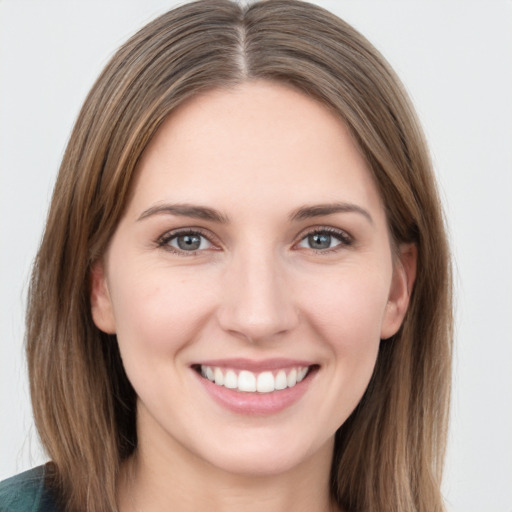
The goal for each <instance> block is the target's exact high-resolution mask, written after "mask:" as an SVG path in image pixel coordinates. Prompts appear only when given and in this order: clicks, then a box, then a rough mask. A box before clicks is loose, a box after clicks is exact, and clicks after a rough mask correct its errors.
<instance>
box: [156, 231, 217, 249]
mask: <svg viewBox="0 0 512 512" xmlns="http://www.w3.org/2000/svg"><path fill="white" fill-rule="evenodd" d="M158 245H159V246H160V247H163V248H165V249H168V250H171V251H172V252H175V253H185V252H188V253H194V252H196V251H203V250H207V249H212V248H213V247H214V245H213V244H212V243H211V242H210V241H209V240H208V238H206V236H204V235H203V234H202V233H199V232H196V231H180V232H177V233H176V232H174V233H172V232H171V233H167V234H165V235H164V236H162V237H161V238H160V240H159V241H158Z"/></svg>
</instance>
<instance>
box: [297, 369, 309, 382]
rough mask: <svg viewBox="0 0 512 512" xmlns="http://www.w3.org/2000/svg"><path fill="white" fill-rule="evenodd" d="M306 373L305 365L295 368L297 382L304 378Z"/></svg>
mask: <svg viewBox="0 0 512 512" xmlns="http://www.w3.org/2000/svg"><path fill="white" fill-rule="evenodd" d="M307 373H308V368H307V366H306V368H299V369H298V370H297V382H301V381H302V380H304V377H305V376H306V374H307Z"/></svg>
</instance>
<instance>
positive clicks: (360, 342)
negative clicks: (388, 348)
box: [303, 266, 390, 352]
mask: <svg viewBox="0 0 512 512" xmlns="http://www.w3.org/2000/svg"><path fill="white" fill-rule="evenodd" d="M389 275H390V272H387V271H386V270H385V269H383V268H381V266H375V267H373V268H372V267H363V268H359V269H356V268H352V269H350V268H348V269H345V271H343V272H339V273H337V274H335V273H331V275H330V276H328V277H327V278H325V279H318V280H316V284H314V283H311V284H310V286H309V287H308V288H309V290H310V293H308V294H304V296H303V300H304V303H305V304H306V305H305V306H304V308H303V310H304V311H306V314H308V315H309V318H310V321H311V323H312V324H314V325H315V326H316V327H317V328H318V330H319V331H320V332H321V333H323V337H324V338H325V340H326V341H328V343H329V344H330V345H331V346H332V348H333V350H338V349H339V350H347V351H354V352H358V351H359V350H362V349H364V347H365V346H366V344H368V343H370V344H375V343H378V342H379V341H380V331H381V325H382V321H383V318H384V312H385V309H386V305H387V301H388V294H389V285H390V278H389Z"/></svg>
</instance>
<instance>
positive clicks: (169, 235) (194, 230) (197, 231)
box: [156, 226, 220, 256]
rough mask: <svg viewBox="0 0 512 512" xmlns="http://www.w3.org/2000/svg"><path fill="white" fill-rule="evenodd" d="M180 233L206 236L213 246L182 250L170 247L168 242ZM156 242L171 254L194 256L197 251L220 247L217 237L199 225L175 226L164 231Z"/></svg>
mask: <svg viewBox="0 0 512 512" xmlns="http://www.w3.org/2000/svg"><path fill="white" fill-rule="evenodd" d="M180 235H199V236H201V237H203V238H206V240H208V242H209V243H210V244H211V245H212V246H213V247H210V248H208V249H199V250H195V251H183V250H180V249H177V248H176V247H172V246H171V245H169V242H170V241H171V240H172V239H173V238H176V237H178V236H180ZM156 244H157V246H158V247H161V248H162V249H164V250H166V251H169V252H171V253H173V254H177V255H179V256H194V255H197V254H198V253H201V252H204V251H210V250H214V251H215V250H219V249H220V243H219V241H218V239H217V237H216V236H215V235H214V234H213V233H211V232H210V231H208V230H205V229H203V228H199V227H194V226H191V227H184V228H177V229H171V230H170V231H166V232H165V233H164V234H162V235H160V236H159V237H158V238H157V240H156Z"/></svg>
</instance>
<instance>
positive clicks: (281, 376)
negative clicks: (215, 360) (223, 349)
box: [200, 365, 310, 393]
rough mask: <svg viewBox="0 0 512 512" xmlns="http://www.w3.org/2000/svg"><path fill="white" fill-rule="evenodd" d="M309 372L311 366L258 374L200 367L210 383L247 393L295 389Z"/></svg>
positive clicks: (215, 367)
mask: <svg viewBox="0 0 512 512" xmlns="http://www.w3.org/2000/svg"><path fill="white" fill-rule="evenodd" d="M309 370H310V367H309V366H306V367H303V366H297V367H293V368H286V369H284V368H282V369H276V370H273V371H263V372H260V373H256V372H252V371H249V370H236V369H231V368H220V367H218V366H207V365H201V366H200V373H201V375H202V376H203V377H204V378H206V379H208V380H209V381H210V382H213V383H215V384H217V386H223V387H225V388H228V389H232V390H237V391H241V392H245V393H272V392H274V391H282V390H284V389H287V388H293V387H295V386H296V385H297V384H298V383H299V382H301V381H302V380H304V378H305V377H306V376H307V374H308V372H309Z"/></svg>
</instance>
